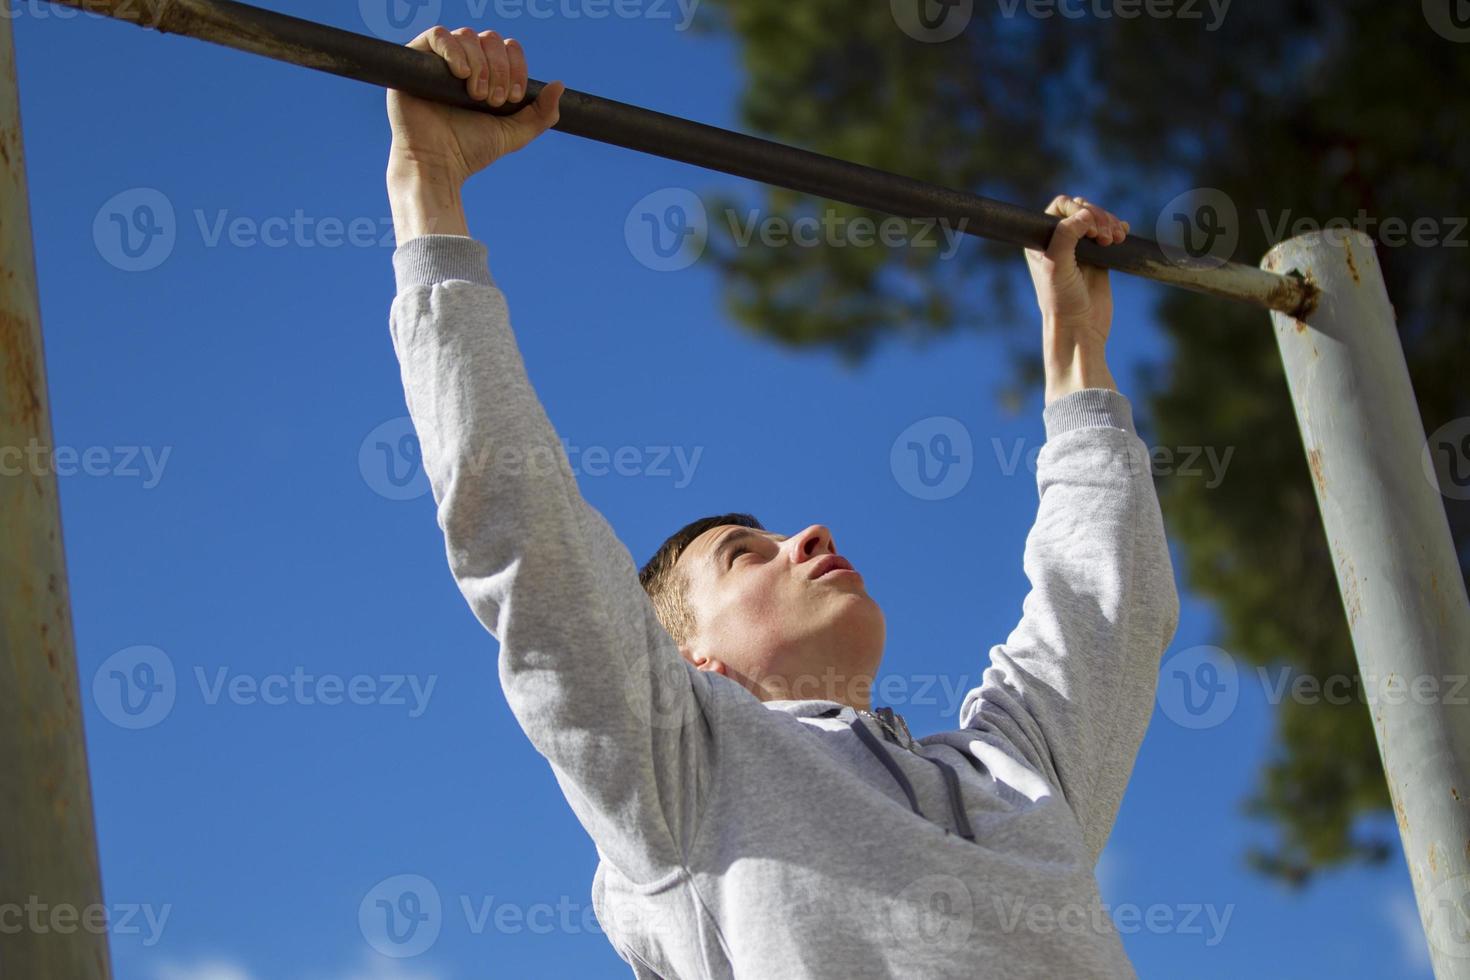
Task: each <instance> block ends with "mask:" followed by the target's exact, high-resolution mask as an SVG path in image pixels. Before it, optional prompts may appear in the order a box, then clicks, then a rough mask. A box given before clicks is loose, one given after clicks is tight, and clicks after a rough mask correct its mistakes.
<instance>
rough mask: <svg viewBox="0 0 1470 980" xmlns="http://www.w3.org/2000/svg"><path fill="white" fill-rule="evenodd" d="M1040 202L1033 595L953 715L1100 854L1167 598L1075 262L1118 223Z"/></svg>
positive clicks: (1089, 282) (1121, 227)
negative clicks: (1045, 237) (1071, 818)
mask: <svg viewBox="0 0 1470 980" xmlns="http://www.w3.org/2000/svg"><path fill="white" fill-rule="evenodd" d="M1048 213H1050V214H1058V215H1061V216H1063V218H1064V220H1063V221H1062V223H1061V225H1060V226H1059V227H1058V231H1057V233H1056V235H1055V236H1054V237H1053V240H1052V243H1051V245H1050V247H1049V248H1048V250H1047V252H1046V253H1037V252H1031V251H1028V252H1027V259H1028V261H1029V262H1030V265H1031V271H1032V278H1033V281H1034V282H1035V285H1036V291H1037V300H1038V303H1039V305H1040V306H1041V310H1042V331H1043V350H1044V360H1045V366H1046V408H1045V410H1044V412H1043V420H1044V422H1045V425H1046V434H1047V442H1046V445H1045V446H1043V447H1042V450H1041V453H1040V455H1039V457H1038V459H1037V471H1036V478H1037V486H1038V490H1039V492H1040V496H1041V503H1040V506H1039V508H1038V511H1037V516H1036V523H1035V525H1034V526H1033V527H1032V529H1031V533H1030V534H1029V535H1028V536H1027V539H1026V551H1025V557H1024V560H1023V563H1024V568H1025V571H1026V576H1027V578H1028V579H1029V580H1030V582H1031V591H1030V592H1029V593H1028V594H1027V596H1026V599H1025V602H1024V604H1023V607H1022V618H1021V622H1020V624H1019V625H1018V626H1017V627H1016V628H1015V630H1014V631H1012V633H1011V635H1010V636H1009V637H1008V638H1007V639H1006V642H1005V643H1004V644H1001V645H998V646H996V647H994V648H993V649H992V650H991V652H990V660H991V666H990V667H989V668H987V669H986V671H985V674H984V677H983V678H982V682H981V685H980V686H979V687H978V688H976V689H974V690H973V691H971V692H970V693H969V694H968V695H967V696H966V698H965V702H964V704H963V706H962V708H961V712H960V723H961V724H962V725H964V726H965V727H968V728H976V729H981V730H986V731H993V732H995V733H997V734H998V735H1000V736H1001V737H1002V738H1004V739H1005V740H1006V741H1007V742H1008V743H1009V744H1011V745H1012V746H1014V747H1015V748H1016V749H1017V750H1018V751H1019V752H1021V753H1022V754H1023V755H1024V756H1025V757H1026V758H1027V759H1028V760H1029V761H1030V762H1031V763H1032V764H1033V765H1035V766H1036V767H1037V768H1038V769H1039V770H1040V771H1041V772H1042V773H1043V774H1044V775H1045V776H1046V777H1047V779H1048V781H1050V782H1051V783H1052V784H1053V785H1054V786H1056V787H1057V788H1058V789H1059V790H1060V791H1061V793H1062V795H1063V797H1064V798H1065V799H1066V800H1067V802H1068V804H1069V805H1070V806H1071V808H1072V810H1073V812H1074V813H1075V814H1076V815H1077V819H1078V822H1079V823H1080V824H1081V826H1082V832H1083V838H1084V840H1085V841H1086V842H1087V845H1088V848H1089V850H1090V852H1091V854H1092V856H1093V859H1094V860H1096V858H1097V856H1098V854H1100V853H1101V851H1102V848H1103V845H1104V844H1105V843H1106V842H1107V838H1108V835H1109V833H1110V832H1111V830H1112V825H1113V820H1114V818H1115V817H1116V815H1117V811H1118V806H1119V804H1120V802H1121V800H1122V797H1123V790H1124V788H1125V787H1126V786H1127V783H1128V777H1129V775H1130V773H1131V772H1132V768H1133V761H1134V758H1135V757H1136V755H1137V752H1138V746H1139V744H1140V743H1141V741H1142V739H1143V733H1144V730H1145V728H1146V727H1147V725H1148V719H1149V716H1150V714H1151V713H1152V710H1153V699H1154V691H1155V686H1156V684H1157V678H1158V664H1159V658H1160V657H1161V656H1162V655H1163V652H1164V649H1165V648H1166V647H1167V646H1168V644H1169V642H1170V640H1171V639H1172V638H1173V636H1174V630H1175V627H1176V625H1177V623H1178V617H1179V600H1178V595H1177V592H1176V590H1175V587H1174V574H1173V568H1172V566H1171V564H1170V561H1169V552H1168V547H1167V544H1166V542H1165V540H1164V531H1163V521H1162V518H1161V516H1160V513H1159V504H1158V497H1157V495H1156V493H1155V492H1154V486H1153V478H1152V474H1151V470H1150V467H1149V456H1148V451H1147V448H1146V447H1145V446H1144V445H1143V442H1142V441H1141V440H1140V439H1139V438H1138V436H1137V434H1136V433H1135V431H1134V428H1133V419H1132V411H1131V408H1130V406H1129V404H1128V401H1127V399H1126V398H1124V397H1123V396H1122V395H1121V394H1120V393H1119V392H1118V391H1117V389H1116V386H1115V385H1114V383H1113V379H1112V375H1111V373H1110V372H1109V370H1108V367H1107V363H1106V361H1105V359H1104V347H1105V345H1106V341H1107V336H1108V331H1109V328H1110V326H1111V320H1112V296H1111V291H1110V288H1109V285H1108V279H1107V272H1106V270H1103V269H1096V268H1090V267H1083V266H1079V265H1078V264H1077V262H1076V258H1075V250H1076V244H1077V242H1078V241H1079V240H1080V239H1081V238H1082V237H1092V238H1095V239H1097V240H1098V241H1099V242H1100V243H1101V244H1103V245H1108V244H1111V243H1112V242H1114V241H1122V240H1123V238H1124V237H1126V232H1127V226H1126V225H1125V224H1123V223H1122V222H1119V221H1118V220H1117V219H1116V218H1114V217H1113V216H1112V215H1110V214H1108V213H1107V212H1105V211H1103V210H1102V209H1100V208H1097V207H1096V206H1094V205H1088V204H1086V203H1085V202H1081V201H1080V200H1078V199H1069V198H1057V199H1056V200H1055V201H1053V202H1052V205H1051V207H1050V208H1049V209H1048Z"/></svg>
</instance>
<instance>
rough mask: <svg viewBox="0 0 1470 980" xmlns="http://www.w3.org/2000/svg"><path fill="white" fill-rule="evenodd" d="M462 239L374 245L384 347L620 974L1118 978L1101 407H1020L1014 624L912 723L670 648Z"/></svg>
mask: <svg viewBox="0 0 1470 980" xmlns="http://www.w3.org/2000/svg"><path fill="white" fill-rule="evenodd" d="M487 256H488V251H487V249H486V247H485V245H484V244H483V243H481V242H479V241H477V240H475V239H473V238H465V237H460V236H453V235H427V236H424V237H420V238H415V239H412V240H410V241H408V242H405V243H403V244H402V245H400V246H399V248H398V249H397V251H396V252H395V253H394V256H393V263H394V271H395V275H396V279H397V287H398V293H397V296H396V297H395V299H394V301H393V305H392V310H391V313H390V328H391V331H392V337H393V346H394V350H395V351H396V352H397V355H398V359H399V363H400V366H401V369H402V377H403V386H404V391H405V395H406V400H407V404H408V409H409V412H410V414H411V417H412V420H413V424H414V427H415V429H416V430H417V432H418V436H419V440H420V444H421V449H422V460H423V466H424V469H425V471H426V473H427V474H428V477H429V481H430V485H431V487H432V489H433V494H434V500H435V501H436V503H437V504H438V520H439V526H440V527H441V528H442V530H443V532H444V539H445V545H446V550H447V552H448V559H449V566H450V569H451V571H452V572H453V574H454V577H455V580H456V581H457V582H458V583H459V587H460V589H461V591H462V592H463V594H464V596H465V598H466V600H467V601H468V602H469V605H470V608H471V609H472V610H473V611H474V614H475V616H476V617H478V618H479V620H480V622H481V623H482V624H484V626H485V628H486V629H487V630H488V631H489V632H490V634H491V635H492V636H494V637H495V639H496V640H498V641H499V644H500V656H499V665H500V681H501V684H502V686H503V688H504V691H505V696H506V700H507V701H508V703H509V705H510V708H511V710H512V712H514V714H515V717H516V720H517V721H518V722H519V723H520V725H521V727H522V729H523V730H524V731H525V733H526V735H527V737H528V738H530V740H531V742H532V744H533V745H534V746H535V747H536V749H537V750H538V751H539V752H540V753H541V754H542V755H543V756H545V758H546V760H547V761H548V762H549V763H550V764H551V768H552V770H553V772H554V773H555V775H556V779H557V782H558V783H559V784H560V786H561V788H562V791H563V792H564V793H565V795H566V798H567V802H568V803H569V804H570V805H571V807H572V809H573V811H575V813H576V815H577V817H578V819H579V820H580V821H581V823H582V825H583V826H584V827H585V828H586V830H587V833H588V834H589V835H590V836H591V837H592V840H593V842H594V843H595V844H596V847H597V852H598V855H599V857H600V862H599V864H598V868H597V872H596V874H595V876H594V878H593V881H592V898H593V902H594V907H595V909H596V912H597V916H598V921H599V923H600V924H601V926H602V928H603V930H604V932H605V933H606V935H607V937H608V939H609V940H610V941H611V942H612V944H613V946H614V947H615V948H616V950H617V952H618V954H619V955H620V956H621V957H622V958H623V959H624V960H626V961H627V963H628V964H629V966H630V967H631V968H632V970H633V973H634V975H635V976H637V977H640V978H652V977H662V978H674V977H678V978H684V980H696V978H701V980H706V978H707V980H713V978H719V980H726V978H734V977H739V978H742V980H743V978H751V980H764V978H801V977H831V978H842V980H863V978H874V980H878V978H886V977H925V978H928V977H935V978H943V977H965V978H972V977H1037V978H1046V980H1053V978H1073V977H1117V976H1132V975H1133V970H1132V967H1131V965H1130V963H1129V961H1128V958H1127V956H1126V955H1125V953H1124V950H1123V946H1122V942H1121V940H1120V939H1119V936H1118V933H1117V931H1116V929H1115V927H1114V925H1113V922H1112V921H1111V919H1110V917H1109V915H1108V910H1107V908H1106V906H1104V905H1103V904H1102V899H1101V897H1100V895H1099V893H1098V886H1097V879H1096V874H1095V867H1096V864H1097V859H1098V854H1099V853H1100V852H1101V850H1102V848H1103V844H1104V843H1105V842H1106V841H1107V838H1108V834H1109V832H1110V831H1111V829H1112V825H1113V820H1114V817H1115V815H1116V814H1117V811H1118V805H1119V802H1120V800H1121V798H1122V796H1123V789H1124V787H1125V785H1126V784H1127V782H1128V776H1129V772H1130V771H1131V769H1132V767H1133V761H1134V757H1135V755H1136V753H1137V751H1138V746H1139V743H1140V741H1141V740H1142V738H1143V733H1144V729H1145V728H1146V726H1147V724H1148V720H1149V715H1150V713H1151V711H1152V707H1153V700H1154V691H1155V684H1156V680H1157V676H1158V666H1159V661H1160V658H1161V657H1162V655H1163V651H1164V649H1165V647H1166V646H1167V645H1168V643H1169V641H1170V640H1171V638H1172V637H1173V634H1174V629H1175V625H1176V622H1177V619H1178V599H1177V596H1176V593H1175V589H1174V581H1173V572H1172V569H1171V567H1170V563H1169V554H1168V551H1167V549H1166V546H1165V541H1164V534H1163V527H1162V523H1161V521H1160V515H1159V506H1158V499H1157V497H1156V495H1155V493H1154V488H1153V482H1152V476H1151V471H1150V467H1149V459H1148V452H1147V449H1146V448H1145V447H1144V445H1143V443H1142V442H1141V441H1140V440H1139V438H1138V436H1137V435H1136V434H1135V433H1134V429H1133V423H1132V416H1131V412H1130V408H1129V404H1128V402H1127V400H1126V399H1125V398H1124V397H1123V396H1122V395H1120V394H1118V393H1117V392H1114V391H1110V390H1103V389H1088V390H1085V391H1079V392H1076V393H1073V394H1071V395H1068V396H1066V397H1063V398H1061V399H1058V400H1057V401H1055V402H1053V403H1052V404H1051V405H1050V406H1048V407H1047V408H1046V410H1045V412H1044V421H1045V424H1046V432H1047V442H1046V444H1045V446H1044V447H1043V448H1042V450H1041V453H1040V456H1039V458H1038V460H1037V471H1036V478H1037V485H1038V488H1039V492H1040V507H1039V511H1038V513H1037V518H1036V524H1035V526H1034V527H1033V528H1032V530H1031V532H1030V534H1029V536H1028V537H1027V540H1026V548H1025V555H1024V559H1023V561H1024V568H1025V572H1026V575H1027V577H1028V579H1029V580H1030V583H1031V590H1030V592H1029V593H1028V594H1027V596H1026V599H1025V602H1024V604H1023V606H1022V615H1021V621H1020V624H1019V625H1018V626H1016V628H1015V629H1014V630H1013V631H1012V632H1011V634H1010V636H1008V637H1007V638H1006V640H1005V642H1004V643H1001V644H999V645H996V646H993V647H991V649H990V665H989V667H988V668H986V669H985V671H984V673H983V675H982V682H981V684H980V686H979V687H977V688H975V689H974V690H971V691H969V692H968V694H967V695H966V697H965V699H964V702H963V705H962V707H961V710H960V715H959V718H958V719H956V726H955V727H954V728H953V729H951V730H949V731H944V732H939V733H936V734H933V735H929V736H927V737H924V738H920V739H914V738H912V737H910V735H909V733H908V731H907V728H906V726H905V725H904V724H903V723H902V719H901V718H899V717H898V716H897V715H895V714H893V713H892V712H889V711H884V710H881V709H880V710H879V711H878V712H874V713H872V714H869V713H859V712H855V711H854V710H853V709H852V708H850V707H846V706H844V705H841V704H838V703H836V702H833V701H777V702H770V701H768V702H762V701H760V700H758V699H757V698H756V697H755V696H754V695H753V694H751V693H750V692H749V691H747V690H746V689H745V688H743V687H741V686H740V685H739V684H738V683H736V682H735V681H733V680H730V679H728V678H726V677H724V676H722V675H719V674H715V673H712V672H707V671H700V670H696V669H694V668H693V667H692V666H691V665H690V664H688V663H687V662H686V661H685V660H684V659H683V658H682V657H681V656H680V655H679V652H678V650H677V648H676V646H675V644H674V642H673V640H672V638H671V637H670V636H669V634H668V632H667V631H666V630H665V629H664V628H663V626H662V625H661V624H660V623H659V621H658V619H657V617H656V616H655V614H654V610H653V606H652V604H651V602H650V601H649V598H648V596H647V595H646V594H645V593H644V591H643V589H642V587H641V586H640V584H639V581H638V569H637V566H636V565H635V563H634V561H633V558H632V557H631V555H630V554H629V552H628V549H627V548H626V547H625V546H624V545H623V544H622V543H621V542H620V541H619V540H618V538H617V536H616V535H615V534H614V533H613V529H612V528H611V527H610V526H609V525H608V523H607V521H606V520H605V519H604V518H603V516H602V514H601V513H600V512H599V511H598V510H596V509H595V508H593V507H592V506H591V505H589V504H588V503H587V502H586V501H585V500H584V499H583V498H582V495H581V493H580V492H579V491H578V487H577V482H576V479H575V477H574V475H573V473H572V471H571V466H570V463H569V461H568V459H567V457H566V454H565V451H564V450H563V447H562V443H561V441H560V439H559V438H558V436H557V434H556V432H555V431H554V430H553V428H552V426H551V423H550V422H549V421H548V419H547V416H546V413H545V411H544V410H543V408H542V406H541V403H540V401H539V400H538V399H537V397H536V394H535V392H534V391H533V390H532V388H531V384H530V382H529V380H528V378H527V375H526V370H525V366H524V363H523V361H522V359H521V355H520V351H519V349H518V348H517V346H516V341H515V337H514V335H513V334H512V332H511V326H510V319H509V316H508V312H507V306H506V299H505V296H504V294H503V293H502V292H501V291H500V289H499V288H497V286H496V285H495V283H494V280H493V279H492V278H491V276H490V272H489V268H488V264H487ZM974 655H975V654H970V656H974Z"/></svg>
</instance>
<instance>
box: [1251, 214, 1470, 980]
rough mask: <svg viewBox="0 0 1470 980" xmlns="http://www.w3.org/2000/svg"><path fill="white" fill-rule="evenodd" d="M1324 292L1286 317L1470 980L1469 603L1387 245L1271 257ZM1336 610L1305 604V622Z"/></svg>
mask: <svg viewBox="0 0 1470 980" xmlns="http://www.w3.org/2000/svg"><path fill="white" fill-rule="evenodd" d="M1261 264H1262V266H1264V267H1265V268H1266V269H1268V270H1272V271H1284V270H1287V269H1298V270H1301V271H1302V272H1304V273H1305V274H1306V275H1307V278H1308V279H1309V280H1310V281H1312V282H1314V283H1316V285H1317V286H1318V287H1320V289H1321V293H1320V296H1319V302H1318V306H1317V308H1316V310H1315V312H1313V313H1312V314H1311V315H1310V316H1309V317H1308V318H1307V319H1306V320H1298V319H1295V318H1293V317H1291V316H1288V315H1286V314H1283V313H1273V314H1272V317H1271V319H1272V322H1273V323H1274V325H1275V328H1276V340H1277V343H1278V345H1279V346H1280V348H1281V359H1282V361H1283V362H1284V363H1285V365H1286V377H1287V382H1288V384H1289V386H1290V388H1291V397H1292V402H1293V404H1294V405H1295V406H1296V416H1297V422H1298V424H1299V425H1300V427H1301V433H1302V441H1303V443H1304V444H1305V447H1306V453H1307V461H1308V464H1309V466H1310V468H1311V471H1312V479H1313V482H1314V483H1315V485H1316V492H1317V503H1318V505H1319V506H1320V507H1321V510H1322V523H1323V525H1324V527H1325V528H1326V531H1327V540H1328V542H1329V544H1330V546H1331V549H1332V560H1333V563H1334V564H1335V565H1336V567H1337V582H1338V587H1339V588H1340V589H1341V590H1342V599H1343V606H1344V608H1345V609H1346V612H1347V618H1348V625H1349V627H1350V629H1351V631H1352V637H1353V647H1354V649H1355V650H1356V651H1357V658H1358V668H1359V671H1360V673H1361V675H1362V678H1363V691H1364V695H1365V697H1366V699H1367V700H1368V708H1369V711H1370V712H1371V713H1372V717H1373V730H1374V732H1375V733H1376V735H1377V737H1378V750H1379V754H1380V755H1381V757H1382V759H1383V769H1384V773H1385V774H1386V776H1387V777H1388V788H1389V792H1390V793H1391V794H1392V797H1393V808H1394V814H1395V816H1396V817H1397V819H1398V826H1399V832H1400V834H1401V835H1402V837H1403V845H1404V856H1405V857H1406V858H1407V860H1408V863H1409V872H1410V874H1411V876H1412V878H1413V881H1414V894H1415V897H1416V898H1417V899H1418V903H1419V916H1420V920H1421V922H1422V923H1423V926H1424V931H1425V933H1426V935H1427V936H1428V939H1429V947H1430V953H1431V956H1432V958H1433V962H1434V972H1435V976H1437V977H1439V978H1440V980H1448V978H1452V977H1453V978H1459V980H1467V978H1470V708H1467V707H1466V697H1467V692H1470V686H1467V683H1466V679H1467V677H1470V600H1467V598H1466V593H1465V583H1464V579H1463V577H1462V576H1461V572H1460V563H1459V560H1458V558H1457V557H1456V554H1455V547H1454V543H1453V540H1452V538H1451V537H1450V528H1449V522H1448V521H1447V520H1446V519H1445V511H1444V503H1443V501H1442V500H1441V498H1440V495H1439V493H1438V492H1437V490H1436V488H1435V486H1434V485H1432V484H1431V483H1430V481H1429V479H1428V478H1427V477H1426V475H1425V472H1424V467H1423V466H1422V465H1421V457H1422V454H1423V452H1424V450H1425V437H1424V425H1423V422H1422V420H1421V419H1420V417H1419V408H1418V405H1417V403H1416V402H1415V400H1414V390H1413V388H1412V386H1411V385H1410V383H1409V371H1408V367H1407V366H1406V365H1405V363H1404V352H1403V347H1402V346H1401V345H1400V342H1399V335H1398V330H1397V328H1396V326H1395V322H1394V311H1393V307H1392V306H1391V305H1390V304H1389V300H1388V293H1387V290H1386V289H1385V287H1384V284H1383V273H1382V271H1381V270H1380V269H1379V266H1378V258H1377V255H1376V254H1375V252H1374V245H1373V240H1372V239H1371V238H1369V237H1368V236H1366V235H1363V234H1362V233H1360V232H1351V233H1349V232H1347V231H1346V230H1344V231H1340V232H1339V231H1333V230H1331V229H1328V230H1325V231H1321V232H1317V233H1315V234H1311V235H1306V236H1303V237H1301V238H1294V239H1292V240H1290V241H1286V242H1282V243H1281V244H1279V245H1277V246H1276V247H1275V248H1273V249H1272V250H1271V251H1270V253H1268V254H1267V256H1266V258H1265V260H1264V261H1263V262H1262V263H1261ZM1328 612H1329V611H1328V610H1311V609H1303V610H1302V614H1303V615H1314V614H1327V613H1328Z"/></svg>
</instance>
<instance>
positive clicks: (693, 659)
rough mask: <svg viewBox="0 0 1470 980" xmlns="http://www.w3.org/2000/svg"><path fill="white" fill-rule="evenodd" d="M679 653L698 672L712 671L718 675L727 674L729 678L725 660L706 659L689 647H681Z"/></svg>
mask: <svg viewBox="0 0 1470 980" xmlns="http://www.w3.org/2000/svg"><path fill="white" fill-rule="evenodd" d="M679 653H680V655H681V656H683V658H684V659H685V660H687V661H689V662H690V663H691V664H693V665H694V668H695V669H696V670H712V671H714V672H715V673H716V674H725V675H726V676H728V672H727V670H726V668H725V662H724V661H723V660H716V659H715V658H713V657H706V656H703V655H702V654H698V653H695V652H694V650H693V649H691V648H690V647H687V646H681V647H680V648H679Z"/></svg>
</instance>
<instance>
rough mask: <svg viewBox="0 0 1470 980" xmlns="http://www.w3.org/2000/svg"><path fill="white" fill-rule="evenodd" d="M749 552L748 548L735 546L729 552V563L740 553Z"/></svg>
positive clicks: (732, 562)
mask: <svg viewBox="0 0 1470 980" xmlns="http://www.w3.org/2000/svg"><path fill="white" fill-rule="evenodd" d="M749 553H750V549H749V548H736V549H735V550H734V551H732V552H730V564H732V565H733V564H735V559H737V558H739V557H740V556H741V555H744V554H749Z"/></svg>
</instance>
